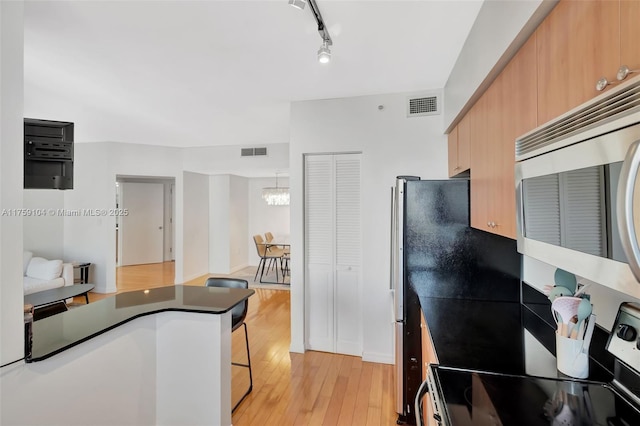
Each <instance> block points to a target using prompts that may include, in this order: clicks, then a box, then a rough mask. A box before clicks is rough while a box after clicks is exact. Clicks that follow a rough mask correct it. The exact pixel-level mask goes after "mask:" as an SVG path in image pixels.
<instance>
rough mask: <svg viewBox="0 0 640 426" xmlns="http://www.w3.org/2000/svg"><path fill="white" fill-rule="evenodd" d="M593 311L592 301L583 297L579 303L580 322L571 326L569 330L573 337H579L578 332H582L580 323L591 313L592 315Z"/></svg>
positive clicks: (577, 314) (578, 314)
mask: <svg viewBox="0 0 640 426" xmlns="http://www.w3.org/2000/svg"><path fill="white" fill-rule="evenodd" d="M592 311H593V308H592V306H591V302H589V300H588V299H582V300H581V301H580V304H579V305H578V312H577V313H576V316H577V317H578V322H577V323H576V324H575V325H574V326H573V327H571V330H570V331H569V336H571V338H572V339H577V338H578V333H579V332H580V323H582V321H584V320H585V319H587V318H589V315H591V312H592Z"/></svg>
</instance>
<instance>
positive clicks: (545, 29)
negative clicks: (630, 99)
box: [536, 0, 637, 124]
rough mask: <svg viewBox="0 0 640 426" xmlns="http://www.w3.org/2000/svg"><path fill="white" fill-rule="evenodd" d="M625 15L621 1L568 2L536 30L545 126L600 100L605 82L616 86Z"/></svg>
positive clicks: (540, 110)
mask: <svg viewBox="0 0 640 426" xmlns="http://www.w3.org/2000/svg"><path fill="white" fill-rule="evenodd" d="M619 13H620V3H619V2H617V1H608V0H586V1H585V0H562V1H560V3H558V5H557V6H556V7H555V8H554V9H553V10H552V11H551V13H550V14H549V15H548V16H547V17H546V18H545V20H544V21H543V22H542V23H541V24H540V26H539V27H538V29H537V30H536V36H537V44H538V46H537V52H538V55H537V56H538V73H537V74H538V122H539V123H540V124H542V123H546V122H547V121H549V120H551V119H553V118H555V117H557V116H559V115H561V114H563V113H565V112H566V111H569V110H571V109H572V108H574V107H576V106H578V105H580V104H581V103H583V102H585V101H587V100H589V99H591V98H593V97H594V96H597V95H598V94H599V93H600V92H598V91H597V90H596V89H595V86H596V82H597V81H598V79H600V78H601V77H606V78H607V79H609V80H610V81H611V80H615V76H616V72H617V70H618V67H619V66H620V64H619V60H620V39H619V37H620V16H619ZM633 25H637V21H633V22H632V26H633ZM636 39H637V37H636Z"/></svg>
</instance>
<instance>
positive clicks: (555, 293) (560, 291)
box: [549, 286, 573, 303]
mask: <svg viewBox="0 0 640 426" xmlns="http://www.w3.org/2000/svg"><path fill="white" fill-rule="evenodd" d="M560 296H573V291H571V290H569V289H568V288H566V287H562V286H555V287H553V288H552V289H551V291H549V300H550V301H551V303H553V301H554V300H556V298H557V297H560Z"/></svg>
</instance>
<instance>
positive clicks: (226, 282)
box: [204, 277, 253, 412]
mask: <svg viewBox="0 0 640 426" xmlns="http://www.w3.org/2000/svg"><path fill="white" fill-rule="evenodd" d="M204 285H205V287H223V288H245V289H246V288H249V283H248V282H247V280H241V279H237V278H218V277H210V278H207V281H206V282H205V283H204ZM248 308H249V301H248V300H245V301H244V302H242V303H239V304H237V305H236V306H234V307H233V308H232V309H231V332H232V333H233V332H234V331H236V330H237V329H238V328H240V326H244V340H245V343H246V346H247V363H246V364H242V363H239V362H233V361H232V362H231V365H235V366H238V367H244V368H248V369H249V389H247V391H246V392H245V393H244V395H242V397H241V398H240V400H239V401H238V402H237V403H236V405H234V406H233V409H232V410H231V411H232V412H233V411H235V410H236V408H238V406H239V405H240V403H241V402H242V401H243V400H244V399H245V398H246V397H247V395H249V394H250V393H251V391H252V390H253V374H252V370H251V355H250V352H249V335H248V334H247V323H246V322H244V320H245V318H246V317H247V309H248Z"/></svg>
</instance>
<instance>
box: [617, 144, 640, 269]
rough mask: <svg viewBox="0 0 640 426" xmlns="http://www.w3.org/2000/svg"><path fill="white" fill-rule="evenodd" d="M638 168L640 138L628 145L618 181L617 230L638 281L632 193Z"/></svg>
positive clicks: (639, 266) (639, 251)
mask: <svg viewBox="0 0 640 426" xmlns="http://www.w3.org/2000/svg"><path fill="white" fill-rule="evenodd" d="M639 169H640V140H637V141H635V142H634V143H632V144H631V145H630V146H629V149H628V150H627V155H626V156H625V159H624V163H623V164H622V170H621V171H620V180H619V181H618V201H617V202H618V205H617V206H616V207H617V215H618V232H619V233H620V241H621V242H622V248H623V250H624V253H625V255H626V256H627V260H628V261H629V267H630V268H631V272H633V275H634V276H635V277H636V280H638V281H640V264H639V262H640V247H639V246H638V239H637V233H636V225H635V223H634V220H633V193H634V190H635V183H636V176H637V175H638V170H639Z"/></svg>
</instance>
